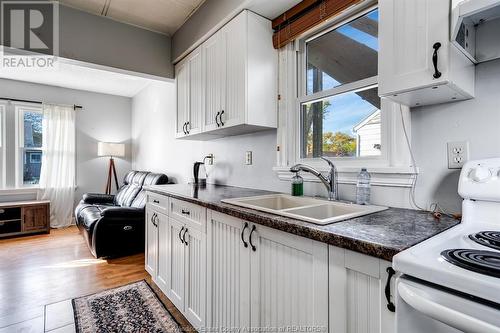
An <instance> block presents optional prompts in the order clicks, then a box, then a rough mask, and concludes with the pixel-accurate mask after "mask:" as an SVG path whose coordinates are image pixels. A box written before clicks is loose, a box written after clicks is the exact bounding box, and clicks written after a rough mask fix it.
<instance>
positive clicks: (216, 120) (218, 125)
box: [215, 111, 220, 127]
mask: <svg viewBox="0 0 500 333" xmlns="http://www.w3.org/2000/svg"><path fill="white" fill-rule="evenodd" d="M219 115H220V111H219V112H217V114H216V115H215V123H216V124H217V127H220V124H219V119H218V118H219Z"/></svg>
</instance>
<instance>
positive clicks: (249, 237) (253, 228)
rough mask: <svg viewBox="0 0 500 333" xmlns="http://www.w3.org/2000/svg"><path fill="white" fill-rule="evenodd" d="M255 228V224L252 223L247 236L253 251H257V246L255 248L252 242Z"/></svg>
mask: <svg viewBox="0 0 500 333" xmlns="http://www.w3.org/2000/svg"><path fill="white" fill-rule="evenodd" d="M255 229H257V228H256V227H255V224H254V225H253V226H252V231H250V236H248V241H249V242H250V246H251V247H252V251H254V252H255V251H257V248H256V247H255V245H253V243H252V234H253V232H254V231H255Z"/></svg>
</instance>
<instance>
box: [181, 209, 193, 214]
mask: <svg viewBox="0 0 500 333" xmlns="http://www.w3.org/2000/svg"><path fill="white" fill-rule="evenodd" d="M181 213H182V214H184V215H189V214H191V212H190V211H189V210H184V209H183V210H181Z"/></svg>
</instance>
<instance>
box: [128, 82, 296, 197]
mask: <svg viewBox="0 0 500 333" xmlns="http://www.w3.org/2000/svg"><path fill="white" fill-rule="evenodd" d="M132 119H133V120H132V139H133V142H134V145H133V147H134V148H133V168H134V169H141V170H151V171H157V172H164V173H166V174H167V175H168V176H169V177H172V178H173V179H174V180H175V181H176V182H177V183H187V182H188V181H189V180H190V178H192V170H193V163H194V162H195V161H201V160H202V159H203V157H204V156H206V155H207V154H209V153H212V154H214V155H215V163H214V165H213V166H207V171H208V173H209V181H210V182H215V183H218V184H227V185H234V186H244V187H251V188H261V189H269V190H282V191H287V190H288V184H287V183H284V182H280V181H279V180H278V178H277V177H275V175H274V173H273V171H272V167H273V166H274V164H275V162H276V151H275V149H276V131H275V130H270V131H265V132H261V133H255V134H250V135H244V136H234V137H229V138H223V139H218V140H213V141H206V142H201V141H187V140H177V139H175V137H174V136H175V86H174V84H173V83H154V84H151V85H150V86H149V87H148V88H146V89H144V90H143V91H142V92H141V93H139V94H138V95H136V96H135V97H134V98H133V101H132ZM248 150H250V151H253V165H244V161H245V152H246V151H248Z"/></svg>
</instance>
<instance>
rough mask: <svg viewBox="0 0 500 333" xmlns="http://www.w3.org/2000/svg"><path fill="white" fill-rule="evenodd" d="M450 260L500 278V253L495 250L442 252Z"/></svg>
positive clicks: (462, 266)
mask: <svg viewBox="0 0 500 333" xmlns="http://www.w3.org/2000/svg"><path fill="white" fill-rule="evenodd" d="M441 256H442V257H443V258H444V259H445V260H446V261H448V262H450V263H452V264H454V265H457V266H459V267H461V268H465V269H467V270H470V271H473V272H476V273H481V274H485V275H489V276H494V277H498V278H500V253H497V252H493V251H481V250H469V249H452V250H445V251H443V252H441Z"/></svg>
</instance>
